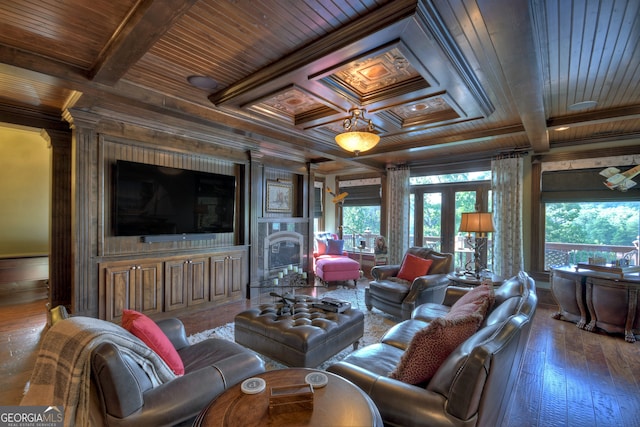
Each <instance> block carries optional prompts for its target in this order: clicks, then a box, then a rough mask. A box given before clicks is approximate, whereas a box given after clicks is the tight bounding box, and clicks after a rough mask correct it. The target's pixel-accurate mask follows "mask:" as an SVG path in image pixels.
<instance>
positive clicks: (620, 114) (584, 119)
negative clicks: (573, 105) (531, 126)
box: [547, 105, 640, 130]
mask: <svg viewBox="0 0 640 427" xmlns="http://www.w3.org/2000/svg"><path fill="white" fill-rule="evenodd" d="M638 118H640V105H630V106H626V107H619V108H609V109H608V110H598V111H588V112H584V113H579V114H572V115H570V116H563V117H555V118H551V119H549V120H547V127H548V128H549V130H552V129H556V128H559V127H564V126H585V125H594V124H603V123H610V122H619V121H621V120H636V119H638Z"/></svg>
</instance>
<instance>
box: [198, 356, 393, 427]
mask: <svg viewBox="0 0 640 427" xmlns="http://www.w3.org/2000/svg"><path fill="white" fill-rule="evenodd" d="M310 372H320V371H316V370H314V369H305V368H290V369H279V370H275V371H267V372H265V373H263V374H260V375H256V377H258V378H262V379H264V380H265V382H266V383H267V386H266V389H265V390H264V391H262V392H260V393H258V394H245V393H243V392H242V390H240V384H236V385H235V386H233V387H231V388H229V389H228V390H226V391H225V392H224V393H222V394H221V395H220V396H218V398H217V399H215V400H214V401H213V402H211V403H210V404H209V406H207V407H206V408H205V409H204V410H203V411H202V412H201V413H200V415H199V416H198V418H197V419H196V421H195V422H194V424H193V425H194V426H207V427H209V426H224V427H231V426H233V427H235V426H247V427H248V426H264V425H274V426H334V427H338V426H345V427H346V426H350V427H352V426H381V427H382V425H383V423H382V418H381V417H380V413H379V412H378V409H377V408H376V406H375V404H374V403H373V401H372V400H371V399H370V398H369V396H367V395H366V394H365V393H364V392H363V391H362V390H360V389H359V388H358V387H356V386H355V385H354V384H353V383H352V382H350V381H348V380H346V379H344V378H342V377H339V376H338V375H335V374H332V373H330V372H324V371H322V373H323V374H325V375H326V376H327V377H328V378H329V382H328V383H327V385H326V386H324V387H322V388H317V389H315V390H314V391H313V410H300V411H293V412H286V413H279V414H275V415H274V414H270V413H269V393H270V388H271V387H281V386H289V385H293V384H304V382H305V381H304V378H305V376H307V374H309V373H310Z"/></svg>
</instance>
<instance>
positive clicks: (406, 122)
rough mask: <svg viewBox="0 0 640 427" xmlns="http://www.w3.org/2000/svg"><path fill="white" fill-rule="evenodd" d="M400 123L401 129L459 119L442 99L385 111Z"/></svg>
mask: <svg viewBox="0 0 640 427" xmlns="http://www.w3.org/2000/svg"><path fill="white" fill-rule="evenodd" d="M387 111H388V112H390V113H391V114H393V115H394V116H395V117H397V118H398V119H399V120H400V121H401V122H402V127H408V126H416V125H425V124H430V123H437V122H442V121H447V120H453V119H458V118H460V115H459V114H458V113H457V112H456V111H455V110H454V109H453V108H452V107H451V105H449V103H448V102H447V101H446V100H445V99H444V98H442V97H440V96H437V97H433V98H428V99H421V100H418V101H414V102H409V103H406V104H403V105H398V106H396V107H392V108H389V110H387Z"/></svg>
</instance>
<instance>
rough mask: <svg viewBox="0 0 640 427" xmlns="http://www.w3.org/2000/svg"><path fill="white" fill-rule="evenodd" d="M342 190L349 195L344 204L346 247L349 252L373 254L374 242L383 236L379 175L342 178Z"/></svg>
mask: <svg viewBox="0 0 640 427" xmlns="http://www.w3.org/2000/svg"><path fill="white" fill-rule="evenodd" d="M339 184H340V192H343V191H346V192H347V193H349V195H348V196H347V197H346V198H345V199H344V203H343V205H342V222H341V224H342V228H343V238H344V247H345V250H347V251H353V252H359V251H360V250H362V252H365V253H367V252H370V253H373V246H374V241H375V238H376V237H377V236H379V235H380V215H381V203H382V198H381V180H380V178H372V179H362V180H352V181H341V182H340V183H339Z"/></svg>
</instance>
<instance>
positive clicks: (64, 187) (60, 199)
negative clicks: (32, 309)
mask: <svg viewBox="0 0 640 427" xmlns="http://www.w3.org/2000/svg"><path fill="white" fill-rule="evenodd" d="M46 133H47V135H48V137H49V143H50V146H51V149H52V153H51V207H50V209H51V220H50V227H49V304H50V307H51V308H53V307H56V306H58V305H64V306H65V307H67V308H71V299H72V295H71V293H72V292H71V291H72V289H71V286H70V284H71V283H72V255H71V254H72V251H71V137H72V133H71V130H69V131H67V132H64V131H59V130H50V129H48V130H46Z"/></svg>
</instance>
